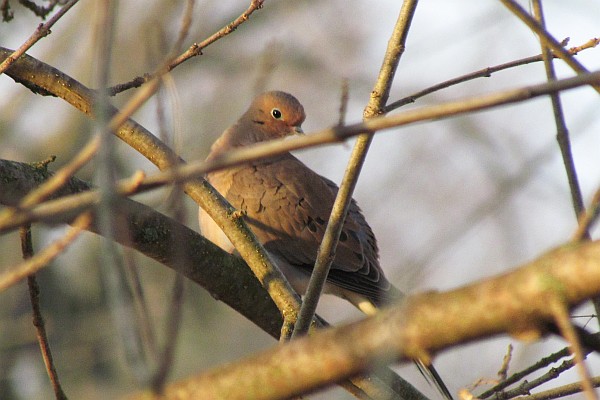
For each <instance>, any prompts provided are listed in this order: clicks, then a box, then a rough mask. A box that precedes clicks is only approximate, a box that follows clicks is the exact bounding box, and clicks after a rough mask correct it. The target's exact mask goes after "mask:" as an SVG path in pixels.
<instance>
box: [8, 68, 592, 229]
mask: <svg viewBox="0 0 600 400" xmlns="http://www.w3.org/2000/svg"><path fill="white" fill-rule="evenodd" d="M590 82H600V71H598V72H593V73H590V74H589V75H585V76H577V77H573V78H567V79H562V80H558V81H556V82H546V83H543V84H540V85H535V86H527V87H523V88H520V89H514V90H508V91H503V92H498V93H494V94H490V95H485V96H479V97H474V98H469V99H466V100H462V101H453V102H448V103H442V104H439V105H435V106H428V107H423V108H420V109H414V110H408V111H405V112H402V113H398V114H395V115H391V116H382V117H377V118H373V119H370V120H368V121H364V122H362V123H357V124H352V125H346V126H344V127H334V128H328V129H324V130H321V131H317V132H315V133H312V134H307V135H303V136H295V137H291V138H288V139H287V140H273V141H270V142H265V143H261V144H257V145H253V146H248V147H244V148H240V149H236V150H233V151H230V152H228V153H227V154H224V155H223V156H222V157H220V158H218V159H214V160H212V161H210V162H206V161H199V162H194V163H191V164H187V165H180V166H177V170H176V172H173V170H166V171H162V172H160V173H157V174H154V175H152V176H149V177H147V178H145V179H144V180H143V182H139V181H138V180H136V182H135V184H132V183H131V182H130V180H129V179H128V180H125V181H121V182H119V183H118V184H117V189H116V190H117V192H118V193H119V194H120V195H131V194H135V193H140V192H143V191H147V190H151V189H155V188H158V187H161V186H163V185H165V184H168V183H173V182H179V181H186V180H190V179H193V178H195V177H198V176H202V175H203V174H205V173H206V172H210V171H215V170H218V169H222V168H226V167H231V166H234V165H239V164H243V163H245V162H248V161H251V160H256V159H260V158H264V157H267V156H272V155H275V154H282V153H285V152H289V151H292V150H298V149H304V148H308V147H313V146H317V145H323V144H327V143H337V142H340V141H343V140H345V139H346V138H350V137H352V136H356V135H357V134H359V133H360V132H364V131H371V132H375V131H379V130H384V129H389V128H392V127H398V126H405V125H410V124H413V123H416V122H420V121H426V120H430V119H440V118H446V117H450V116H455V115H460V114H464V113H468V112H473V111H480V110H485V109H489V108H492V107H496V106H498V105H503V104H511V103H516V102H520V101H524V100H528V99H533V98H535V97H539V96H543V95H546V94H548V93H552V92H555V91H559V90H567V89H571V88H574V87H578V86H582V85H587V84H589V83H590ZM97 201H98V198H97V194H94V192H92V193H87V192H86V193H81V194H77V195H71V196H68V197H65V198H63V199H58V200H52V201H49V202H47V203H45V204H43V205H40V206H38V207H36V208H35V209H32V210H28V211H26V212H19V211H15V212H12V211H11V212H10V216H9V215H8V213H7V212H8V211H9V210H5V211H3V212H0V233H1V232H5V231H7V230H10V229H14V228H17V227H18V226H20V225H22V224H24V223H27V222H35V221H40V220H45V219H53V217H54V216H57V215H61V214H65V213H67V214H68V213H70V212H72V210H74V209H79V208H86V207H90V206H91V205H93V204H95V203H96V202H97Z"/></svg>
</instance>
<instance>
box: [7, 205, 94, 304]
mask: <svg viewBox="0 0 600 400" xmlns="http://www.w3.org/2000/svg"><path fill="white" fill-rule="evenodd" d="M90 222H91V216H90V214H89V213H85V214H82V215H80V216H79V217H77V219H76V220H75V221H74V222H73V227H72V228H71V229H69V231H68V232H67V234H66V235H65V236H63V237H62V238H60V239H58V240H56V241H55V242H54V243H52V244H50V245H49V246H48V247H46V248H45V249H44V250H42V251H40V252H39V253H38V254H37V255H35V256H34V257H32V258H29V259H27V260H26V261H24V262H22V263H21V264H19V265H16V266H14V267H9V268H7V270H6V272H4V273H2V274H0V292H1V291H3V290H5V289H6V288H8V287H10V286H12V285H14V284H15V283H17V282H19V281H21V280H23V279H25V278H26V277H27V276H28V275H31V274H35V273H36V272H37V271H39V270H40V269H42V268H44V267H45V266H46V265H48V263H50V262H51V261H52V260H54V259H55V258H56V257H58V255H59V254H60V253H61V252H62V251H63V250H64V249H65V247H67V246H68V245H70V244H71V243H73V241H74V240H75V239H76V238H77V236H79V234H80V233H81V231H82V230H84V229H86V228H88V227H89V225H90Z"/></svg>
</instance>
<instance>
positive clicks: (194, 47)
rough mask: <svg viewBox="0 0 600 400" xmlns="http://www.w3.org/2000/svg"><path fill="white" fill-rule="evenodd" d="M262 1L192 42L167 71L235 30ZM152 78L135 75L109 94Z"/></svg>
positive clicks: (252, 3) (257, 1)
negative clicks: (218, 28) (213, 31)
mask: <svg viewBox="0 0 600 400" xmlns="http://www.w3.org/2000/svg"><path fill="white" fill-rule="evenodd" d="M263 3H264V0H252V1H251V3H250V5H249V6H248V8H247V9H246V10H245V11H244V12H243V13H242V14H241V15H240V16H239V17H237V18H236V19H235V20H234V21H233V22H231V23H230V24H227V25H226V26H224V27H223V28H221V29H220V30H218V31H217V32H215V33H214V34H212V35H211V36H209V37H208V38H206V39H204V40H203V41H202V42H200V43H194V44H193V45H192V46H190V47H189V48H188V49H187V50H186V51H185V52H184V53H183V54H181V55H180V56H178V57H176V58H174V59H173V60H172V61H171V62H170V63H169V65H168V66H167V67H166V69H167V72H168V71H171V70H173V69H174V68H176V67H177V66H179V65H180V64H181V63H183V62H184V61H186V60H188V59H190V58H192V57H195V56H198V55H202V50H203V49H205V48H206V47H208V46H210V45H211V44H213V43H214V42H216V41H217V40H219V39H221V38H223V37H225V36H227V35H229V34H230V33H232V32H233V31H235V30H236V29H237V28H238V27H239V26H240V25H241V24H243V23H244V22H246V21H247V20H248V19H249V18H250V16H251V15H252V14H253V13H254V11H256V10H259V9H261V8H262V6H263ZM154 78H155V73H151V74H145V75H144V76H143V77H137V78H134V79H132V80H131V81H129V82H126V83H122V84H119V85H116V86H114V87H112V88H110V89H109V92H110V93H111V95H113V96H114V95H115V94H117V93H121V92H123V91H125V90H128V89H131V88H134V87H139V86H141V85H142V84H144V83H146V82H148V81H150V80H152V79H154Z"/></svg>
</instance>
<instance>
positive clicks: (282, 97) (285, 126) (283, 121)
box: [242, 91, 306, 142]
mask: <svg viewBox="0 0 600 400" xmlns="http://www.w3.org/2000/svg"><path fill="white" fill-rule="evenodd" d="M242 118H246V119H247V121H246V122H250V123H251V124H252V126H253V131H254V132H255V133H256V137H255V138H254V140H255V141H256V142H262V141H266V140H271V139H277V138H282V137H286V136H291V135H296V134H299V133H302V127H301V125H302V123H303V122H304V118H306V115H305V114H304V107H302V104H300V102H299V101H298V99H296V98H295V97H294V96H292V95H291V94H288V93H285V92H280V91H272V92H265V93H263V94H261V95H259V96H258V97H256V98H255V99H254V101H253V102H252V104H251V105H250V108H248V111H246V113H245V114H244V116H243V117H242Z"/></svg>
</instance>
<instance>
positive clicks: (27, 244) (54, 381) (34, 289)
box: [19, 225, 67, 400]
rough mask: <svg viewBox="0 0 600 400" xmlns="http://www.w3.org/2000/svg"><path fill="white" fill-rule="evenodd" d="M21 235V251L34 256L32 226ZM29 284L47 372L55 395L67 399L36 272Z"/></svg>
mask: <svg viewBox="0 0 600 400" xmlns="http://www.w3.org/2000/svg"><path fill="white" fill-rule="evenodd" d="M19 233H20V236H21V251H22V253H23V258H24V259H26V260H27V259H31V257H33V243H32V240H31V226H30V225H27V226H23V227H21V229H20V232H19ZM27 286H28V288H29V300H30V302H31V311H32V313H33V326H35V332H36V336H37V340H38V344H39V345H40V351H41V352H42V358H43V359H44V365H45V366H46V372H47V373H48V377H49V378H50V384H51V385H52V389H53V390H54V396H55V397H56V399H57V400H67V395H66V394H65V392H64V391H63V389H62V386H61V384H60V380H59V379H58V373H57V372H56V367H55V365H54V361H53V359H52V351H51V350H50V344H49V343H48V335H47V334H46V327H45V324H44V317H43V315H42V310H41V308H40V287H39V285H38V283H37V279H36V277H35V274H31V275H29V276H28V277H27Z"/></svg>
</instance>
